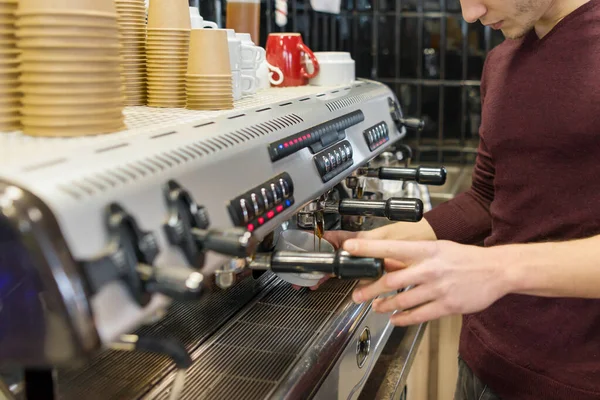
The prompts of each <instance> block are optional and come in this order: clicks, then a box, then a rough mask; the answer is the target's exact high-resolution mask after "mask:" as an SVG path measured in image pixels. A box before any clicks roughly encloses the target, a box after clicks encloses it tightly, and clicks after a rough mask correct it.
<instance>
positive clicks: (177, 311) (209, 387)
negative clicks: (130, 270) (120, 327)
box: [58, 273, 355, 400]
mask: <svg viewBox="0 0 600 400" xmlns="http://www.w3.org/2000/svg"><path fill="white" fill-rule="evenodd" d="M354 285H355V282H344V281H339V280H330V281H328V282H327V283H325V284H324V285H323V286H322V287H321V288H320V289H319V290H318V291H315V292H311V291H306V290H302V291H296V290H294V289H292V287H291V285H289V284H287V283H285V282H282V281H281V280H279V279H278V278H276V277H275V276H274V275H273V274H270V273H268V274H265V275H263V276H262V277H261V278H260V279H259V280H256V281H254V280H252V279H246V280H244V281H242V282H240V283H239V284H238V285H236V286H235V287H234V288H232V289H230V290H227V291H222V292H217V293H213V294H210V295H208V296H207V297H205V298H203V299H202V300H201V301H198V302H195V303H191V304H175V305H174V306H173V307H172V308H171V310H170V312H169V314H168V315H167V317H165V319H163V320H162V321H161V322H159V323H157V324H155V325H152V326H148V327H146V328H144V329H142V330H140V331H138V332H137V333H138V334H139V335H145V336H152V337H175V338H178V339H179V340H181V341H182V343H184V344H185V345H186V347H187V348H188V350H189V351H190V353H191V354H192V358H193V359H194V364H193V365H192V367H190V369H189V370H188V373H187V377H186V386H185V389H184V392H183V394H182V396H181V399H182V400H184V399H186V400H191V399H194V400H195V399H200V398H201V399H207V400H208V399H231V398H236V397H237V396H239V394H240V393H244V400H253V399H264V398H266V397H268V395H269V393H270V392H272V391H273V390H274V389H275V388H276V387H277V386H278V384H279V383H280V382H282V381H283V380H284V379H285V377H286V375H287V372H288V371H289V370H290V369H291V367H293V365H294V364H295V363H296V362H297V361H298V360H300V357H301V356H302V354H303V353H304V351H305V350H306V349H307V348H308V346H310V343H311V342H312V341H313V340H314V339H315V338H316V337H318V336H319V334H320V333H321V331H322V328H323V326H324V325H325V324H326V323H327V321H328V320H329V319H330V318H331V316H332V315H333V314H334V312H335V310H336V309H337V308H338V307H339V305H340V304H341V303H342V302H343V301H344V299H346V298H347V296H348V295H349V294H350V291H351V290H352V288H353V287H354ZM174 376H175V375H174V365H173V364H172V362H170V360H168V359H167V358H166V357H162V356H159V355H154V354H148V353H141V352H135V353H134V352H117V351H105V352H102V353H101V354H99V355H98V356H96V357H95V358H94V359H93V360H92V362H91V363H90V364H88V365H87V366H86V367H85V368H81V369H71V370H61V371H59V373H58V382H59V398H60V399H65V400H71V399H73V400H80V399H86V400H95V399H98V400H100V399H102V400H111V399H115V400H116V399H119V400H121V399H137V398H145V399H165V400H166V399H168V396H169V390H170V387H171V384H172V382H173V379H174Z"/></svg>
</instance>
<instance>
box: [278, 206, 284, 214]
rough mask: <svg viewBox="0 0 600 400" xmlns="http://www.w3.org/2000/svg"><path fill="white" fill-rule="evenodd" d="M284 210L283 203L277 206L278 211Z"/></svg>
mask: <svg viewBox="0 0 600 400" xmlns="http://www.w3.org/2000/svg"><path fill="white" fill-rule="evenodd" d="M282 211H283V206H282V205H279V206H277V212H279V213H280V212H282Z"/></svg>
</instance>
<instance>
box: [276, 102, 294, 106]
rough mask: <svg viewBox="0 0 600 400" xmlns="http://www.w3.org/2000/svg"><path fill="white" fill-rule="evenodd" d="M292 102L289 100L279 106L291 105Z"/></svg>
mask: <svg viewBox="0 0 600 400" xmlns="http://www.w3.org/2000/svg"><path fill="white" fill-rule="evenodd" d="M291 104H292V102H291V101H288V102H287V103H283V104H280V105H279V107H286V106H289V105H291Z"/></svg>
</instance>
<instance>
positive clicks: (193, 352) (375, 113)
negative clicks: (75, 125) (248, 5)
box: [0, 80, 446, 400]
mask: <svg viewBox="0 0 600 400" xmlns="http://www.w3.org/2000/svg"><path fill="white" fill-rule="evenodd" d="M125 113H126V122H127V125H128V127H129V129H128V130H127V131H124V132H120V133H115V134H111V135H104V136H96V137H81V138H64V139H47V138H33V137H26V136H23V135H22V134H20V133H11V134H6V135H0V244H1V245H2V247H1V249H0V372H2V373H4V375H3V376H4V377H5V385H0V386H1V387H2V388H3V389H4V390H3V392H2V391H0V393H6V395H7V396H8V395H12V396H14V398H23V399H27V400H31V399H39V398H43V399H53V398H57V399H82V398H85V399H103V400H109V399H142V398H143V399H175V398H181V399H223V398H233V397H236V396H237V397H236V398H240V395H241V396H242V397H241V398H244V399H266V398H269V399H279V398H285V399H308V398H315V399H332V398H339V399H342V398H344V399H350V398H358V396H359V394H360V393H361V391H362V388H363V386H364V384H365V382H366V380H367V379H368V377H369V374H370V372H371V371H372V369H373V366H374V364H375V362H376V361H377V358H378V357H379V354H380V353H381V349H382V348H383V346H384V345H385V343H386V342H387V340H388V338H389V336H390V334H391V332H392V331H393V327H392V326H391V325H390V324H389V316H390V315H389V314H376V313H374V312H372V311H371V308H370V304H360V305H357V304H354V303H353V302H352V300H351V292H352V290H353V288H354V287H355V285H356V282H357V281H358V280H361V279H377V278H378V277H380V276H381V275H382V274H383V273H384V270H383V267H384V265H383V260H379V259H374V258H361V257H352V256H350V255H349V254H348V253H346V252H344V251H342V250H336V251H334V252H329V253H327V252H321V251H319V248H318V245H315V247H314V248H308V249H306V248H305V249H303V251H289V250H280V249H278V247H277V240H278V238H279V235H280V233H281V232H282V231H289V230H303V231H309V232H313V231H316V232H317V233H319V234H320V233H322V232H323V231H324V230H325V231H326V230H330V229H351V227H352V226H354V227H356V226H360V223H361V222H362V221H363V220H365V219H369V220H370V219H372V218H378V219H381V220H386V221H387V220H390V221H413V222H416V221H419V220H420V219H421V218H422V216H423V209H424V205H423V201H422V199H419V198H398V197H392V198H387V199H373V198H365V197H364V196H363V195H364V193H363V192H364V190H363V188H364V182H365V179H371V180H372V179H379V180H390V181H400V182H405V181H413V182H416V183H419V184H421V185H428V184H433V185H441V184H443V183H444V182H445V179H446V176H445V174H446V173H445V170H444V168H422V167H419V168H410V167H408V166H402V167H374V166H373V164H372V163H371V161H372V160H374V159H376V158H377V157H378V156H380V155H381V154H382V153H383V152H385V151H388V150H389V149H390V146H400V147H399V148H401V147H402V145H401V143H402V139H404V138H405V137H406V135H407V134H410V131H411V130H415V129H420V128H422V122H421V121H420V120H418V119H414V118H407V117H405V116H404V115H403V113H402V110H401V107H400V105H399V103H398V100H397V99H396V97H395V95H394V94H393V92H392V91H391V90H390V89H389V88H388V87H386V86H385V85H383V84H380V83H377V82H373V81H368V80H359V81H356V82H355V83H353V84H352V85H349V86H345V87H335V88H327V89H324V88H319V87H310V86H307V87H300V88H287V89H268V90H265V91H263V92H261V93H259V94H258V95H257V96H256V97H254V98H252V99H248V100H244V101H242V102H240V104H239V105H237V106H236V108H235V110H228V111H221V112H199V111H190V110H171V109H170V110H160V109H150V108H145V107H135V108H128V109H126V111H125ZM315 274H320V275H321V276H328V277H330V279H329V280H328V281H327V282H325V283H324V284H323V285H322V286H321V287H320V288H319V289H318V290H316V291H310V290H307V289H301V290H296V289H294V288H292V287H291V285H290V283H288V281H286V279H282V278H284V277H285V276H290V275H296V276H309V277H310V276H314V275H315ZM11 379H12V380H11Z"/></svg>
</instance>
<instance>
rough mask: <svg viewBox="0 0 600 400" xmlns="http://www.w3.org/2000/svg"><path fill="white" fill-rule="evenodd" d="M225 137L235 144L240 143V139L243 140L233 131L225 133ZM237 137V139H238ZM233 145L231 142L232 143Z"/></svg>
mask: <svg viewBox="0 0 600 400" xmlns="http://www.w3.org/2000/svg"><path fill="white" fill-rule="evenodd" d="M224 137H225V138H227V139H228V140H229V141H232V140H233V141H234V142H235V143H236V144H240V140H241V141H242V142H243V141H244V139H239V138H238V137H236V136H235V135H234V134H233V133H227V134H226V135H225V136H224ZM238 139H239V140H238ZM232 145H233V144H232Z"/></svg>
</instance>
